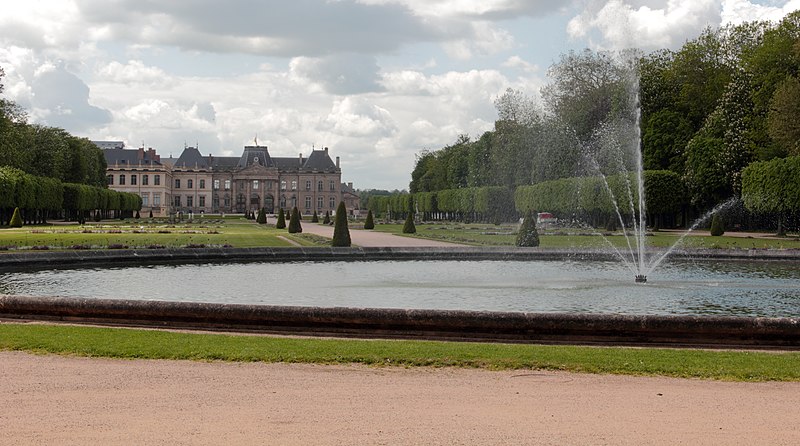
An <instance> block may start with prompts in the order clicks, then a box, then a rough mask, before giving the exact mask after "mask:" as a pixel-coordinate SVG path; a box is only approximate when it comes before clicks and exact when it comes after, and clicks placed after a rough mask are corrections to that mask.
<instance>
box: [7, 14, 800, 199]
mask: <svg viewBox="0 0 800 446" xmlns="http://www.w3.org/2000/svg"><path fill="white" fill-rule="evenodd" d="M796 9H800V0H605V1H600V0H596V1H593V0H583V1H569V0H563V1H556V0H527V1H526V0H292V1H268V0H225V1H221V0H193V1H188V0H186V1H181V0H170V1H164V0H3V2H2V10H3V13H2V15H0V67H2V68H3V69H4V70H5V73H6V76H5V79H4V80H3V83H4V84H5V91H4V95H5V97H6V98H8V99H11V100H14V101H16V102H17V103H18V104H20V105H21V106H23V107H24V108H25V109H27V110H28V113H29V117H30V120H31V121H32V122H36V123H42V124H46V125H50V126H57V127H62V128H64V129H66V130H68V131H69V132H71V133H72V134H74V135H77V136H86V137H88V138H90V139H106V140H122V141H125V143H126V144H127V145H128V146H129V147H139V146H142V145H143V144H144V145H146V146H148V147H153V148H155V149H157V150H158V152H159V153H161V154H162V155H164V156H169V155H170V154H172V155H173V156H176V157H177V156H179V155H180V152H181V150H182V149H183V147H184V145H187V144H188V145H190V146H195V145H198V146H199V148H200V151H201V152H202V153H204V154H208V153H211V154H214V155H218V156H238V155H239V154H240V153H241V151H242V147H243V146H244V145H248V144H252V143H253V141H254V139H255V138H256V137H257V138H258V143H259V144H261V145H268V146H269V148H270V153H271V154H272V155H273V156H297V154H298V153H300V152H303V153H304V154H305V155H307V154H308V153H309V152H310V150H311V149H312V146H313V147H317V148H320V147H323V146H327V147H330V150H331V155H333V156H337V155H338V156H340V157H341V159H342V170H343V178H342V180H343V181H352V182H354V183H355V186H356V187H357V188H382V189H395V188H398V189H402V188H406V187H408V182H409V180H410V172H411V169H412V168H413V164H414V156H415V154H416V153H418V152H420V151H421V150H423V149H437V148H440V147H442V146H444V145H446V144H449V143H452V142H453V141H455V139H456V137H457V136H458V135H459V134H463V133H466V134H469V135H470V136H472V137H478V136H480V135H481V134H482V133H483V132H484V131H486V130H489V129H491V128H492V126H493V122H494V120H495V119H496V117H497V114H496V112H495V109H494V104H493V101H494V99H495V98H496V97H497V96H498V95H500V94H502V92H503V91H505V90H506V88H509V87H510V88H514V89H518V90H522V91H525V92H526V93H528V94H529V95H532V96H537V95H538V91H539V88H540V87H541V86H542V85H544V84H545V83H546V82H547V67H548V66H549V65H551V64H552V63H553V62H554V61H557V60H558V58H559V55H560V54H561V53H563V52H565V51H568V50H570V49H580V48H585V47H590V48H593V49H618V48H627V47H631V46H636V47H638V48H641V49H643V50H645V51H648V50H652V49H655V48H663V47H667V48H678V47H680V45H681V44H682V43H683V42H684V41H685V40H686V39H689V38H693V37H695V36H697V35H698V34H699V32H700V31H701V30H702V29H703V28H704V27H705V26H709V25H710V26H719V25H721V24H726V23H740V22H742V21H747V20H753V19H759V18H760V19H769V20H779V19H780V18H781V17H783V16H784V15H786V14H787V13H789V12H791V11H794V10H796Z"/></svg>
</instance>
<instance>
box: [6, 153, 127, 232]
mask: <svg viewBox="0 0 800 446" xmlns="http://www.w3.org/2000/svg"><path fill="white" fill-rule="evenodd" d="M17 207H18V208H20V209H21V210H22V212H23V214H24V215H25V220H26V221H27V222H43V221H44V220H45V217H47V216H48V215H54V214H55V213H57V212H60V211H62V210H63V211H64V214H65V216H67V217H69V218H73V219H78V220H80V219H82V217H83V215H84V214H85V212H86V211H91V210H96V211H99V212H101V213H108V212H109V211H118V212H123V213H124V212H128V213H132V212H133V211H138V210H141V208H142V199H141V197H139V195H137V194H133V193H127V192H117V191H114V190H110V189H105V188H101V187H97V186H87V185H85V184H73V183H62V182H61V181H59V180H57V179H55V178H48V177H39V176H34V175H30V174H28V173H25V172H23V171H22V170H19V169H16V168H13V167H8V166H2V167H0V224H7V223H8V221H9V220H10V219H11V215H12V213H13V211H14V208H17Z"/></svg>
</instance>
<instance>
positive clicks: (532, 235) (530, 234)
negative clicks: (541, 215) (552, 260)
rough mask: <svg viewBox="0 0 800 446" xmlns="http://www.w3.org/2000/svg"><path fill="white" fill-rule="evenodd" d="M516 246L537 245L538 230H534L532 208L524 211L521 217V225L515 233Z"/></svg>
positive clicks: (534, 220) (534, 222) (534, 218)
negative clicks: (523, 215)
mask: <svg viewBox="0 0 800 446" xmlns="http://www.w3.org/2000/svg"><path fill="white" fill-rule="evenodd" d="M516 245H517V246H525V247H535V246H539V231H537V230H536V217H535V216H534V213H533V211H532V210H530V209H528V211H527V212H525V217H524V218H523V219H522V226H520V228H519V233H518V234H517V241H516Z"/></svg>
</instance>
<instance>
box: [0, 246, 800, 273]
mask: <svg viewBox="0 0 800 446" xmlns="http://www.w3.org/2000/svg"><path fill="white" fill-rule="evenodd" d="M653 252H655V251H653ZM670 258H677V259H681V258H691V259H692V260H731V261H736V260H747V261H800V249H785V250H776V249H692V250H689V249H683V250H677V251H675V252H674V253H672V254H671V255H670ZM369 260H498V261H502V260H506V261H525V260H575V261H615V260H619V258H618V257H617V256H616V254H614V253H612V252H609V251H607V250H601V249H552V248H516V247H380V248H377V247H352V248H333V247H317V246H315V247H280V248H271V247H260V248H222V247H220V248H213V247H212V248H167V249H98V250H48V251H32V250H9V251H0V268H12V269H13V268H53V267H56V268H58V267H70V268H72V267H102V266H123V265H148V264H152V263H167V264H181V263H205V262H232V263H235V262H285V261H318V262H323V261H369Z"/></svg>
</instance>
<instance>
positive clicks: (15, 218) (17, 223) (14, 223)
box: [8, 207, 22, 228]
mask: <svg viewBox="0 0 800 446" xmlns="http://www.w3.org/2000/svg"><path fill="white" fill-rule="evenodd" d="M8 226H10V227H12V228H21V227H22V215H20V213H19V208H18V207H17V208H14V215H12V216H11V221H10V222H8Z"/></svg>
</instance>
